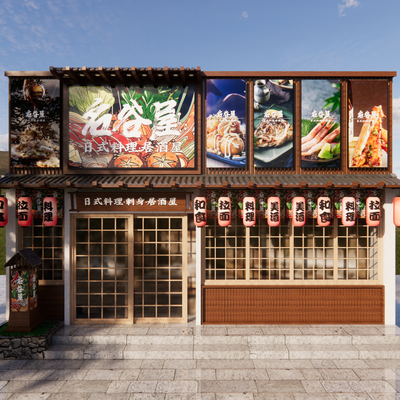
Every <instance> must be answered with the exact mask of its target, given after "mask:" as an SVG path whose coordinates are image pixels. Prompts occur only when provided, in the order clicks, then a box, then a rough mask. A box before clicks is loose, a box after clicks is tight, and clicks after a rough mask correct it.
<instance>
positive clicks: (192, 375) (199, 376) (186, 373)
mask: <svg viewBox="0 0 400 400" xmlns="http://www.w3.org/2000/svg"><path fill="white" fill-rule="evenodd" d="M215 371H216V370H215V369H177V370H175V376H174V380H175V381H202V380H205V381H209V380H214V379H216V373H215Z"/></svg>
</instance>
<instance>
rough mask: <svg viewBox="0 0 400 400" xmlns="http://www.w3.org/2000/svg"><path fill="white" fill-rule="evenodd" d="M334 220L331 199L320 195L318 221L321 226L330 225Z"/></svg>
mask: <svg viewBox="0 0 400 400" xmlns="http://www.w3.org/2000/svg"><path fill="white" fill-rule="evenodd" d="M331 220H332V214H331V199H330V198H329V197H319V198H318V200H317V223H318V225H319V226H329V225H330V223H331Z"/></svg>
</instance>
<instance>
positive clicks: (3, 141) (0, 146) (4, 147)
mask: <svg viewBox="0 0 400 400" xmlns="http://www.w3.org/2000/svg"><path fill="white" fill-rule="evenodd" d="M0 151H8V135H0Z"/></svg>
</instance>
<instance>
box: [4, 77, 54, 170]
mask: <svg viewBox="0 0 400 400" xmlns="http://www.w3.org/2000/svg"><path fill="white" fill-rule="evenodd" d="M60 110H61V108H60V83H59V81H58V80H57V79H41V78H37V77H35V78H26V79H25V78H11V79H10V154H11V164H10V165H11V167H17V168H23V167H28V168H36V167H39V168H59V167H60V116H61V112H60Z"/></svg>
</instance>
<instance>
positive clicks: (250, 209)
mask: <svg viewBox="0 0 400 400" xmlns="http://www.w3.org/2000/svg"><path fill="white" fill-rule="evenodd" d="M255 224H256V199H255V198H254V197H245V198H244V199H243V225H244V226H254V225H255Z"/></svg>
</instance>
